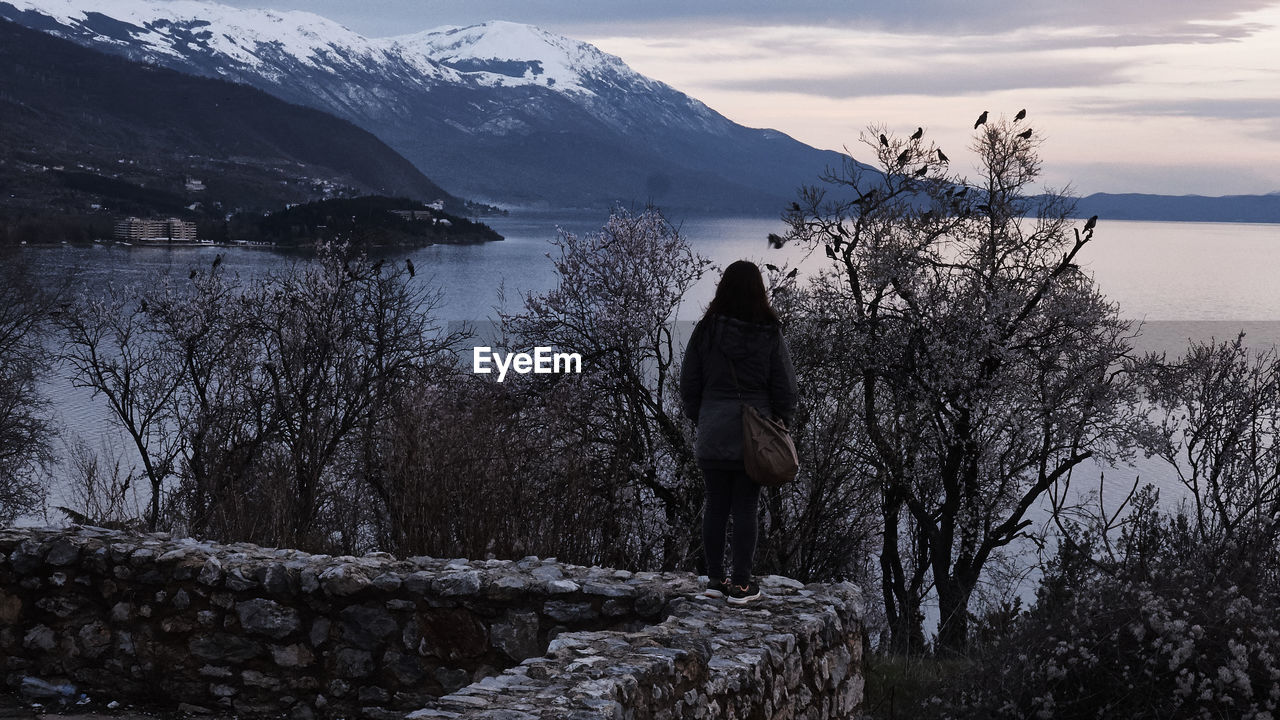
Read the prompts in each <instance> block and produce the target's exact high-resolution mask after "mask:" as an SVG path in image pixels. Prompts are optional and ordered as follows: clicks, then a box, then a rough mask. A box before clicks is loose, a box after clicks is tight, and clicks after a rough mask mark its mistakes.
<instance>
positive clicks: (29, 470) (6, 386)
mask: <svg viewBox="0 0 1280 720" xmlns="http://www.w3.org/2000/svg"><path fill="white" fill-rule="evenodd" d="M53 303H54V295H53V294H51V293H48V292H45V291H43V290H41V289H40V288H37V287H36V286H35V284H34V283H32V282H31V280H30V279H29V275H28V274H27V272H26V266H25V264H24V263H22V262H21V261H20V260H19V259H18V258H17V257H13V256H11V255H9V254H8V253H6V254H5V255H4V256H3V257H0V523H10V522H13V520H14V519H15V518H17V517H18V516H20V515H23V514H26V513H31V512H35V511H37V510H39V509H40V507H41V505H42V503H43V501H44V496H45V487H44V483H43V481H42V479H41V474H42V472H43V467H44V465H45V463H46V462H47V461H48V460H49V458H50V447H49V438H50V436H51V430H50V427H49V421H48V419H47V417H46V416H45V410H46V406H47V404H48V403H47V401H46V400H45V399H44V398H42V397H41V396H40V393H39V391H38V381H39V378H40V376H41V374H42V373H43V372H45V371H46V370H47V360H46V359H47V358H48V357H49V355H48V353H47V352H45V346H44V343H45V341H46V338H47V319H48V314H49V311H50V308H51V307H52V305H53Z"/></svg>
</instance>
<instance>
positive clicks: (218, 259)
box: [211, 253, 222, 270]
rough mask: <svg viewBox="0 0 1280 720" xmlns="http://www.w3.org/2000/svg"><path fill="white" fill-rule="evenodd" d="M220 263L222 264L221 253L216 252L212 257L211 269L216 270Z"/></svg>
mask: <svg viewBox="0 0 1280 720" xmlns="http://www.w3.org/2000/svg"><path fill="white" fill-rule="evenodd" d="M221 264H222V253H218V254H217V255H215V256H214V258H213V267H212V268H211V269H213V270H217V269H218V266H219V265H221Z"/></svg>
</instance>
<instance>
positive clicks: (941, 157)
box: [938, 150, 951, 162]
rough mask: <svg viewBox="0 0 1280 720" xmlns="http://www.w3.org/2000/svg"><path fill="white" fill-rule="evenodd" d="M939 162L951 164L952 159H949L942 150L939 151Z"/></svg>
mask: <svg viewBox="0 0 1280 720" xmlns="http://www.w3.org/2000/svg"><path fill="white" fill-rule="evenodd" d="M938 162H951V158H949V157H947V156H946V153H944V152H942V151H941V150H939V151H938Z"/></svg>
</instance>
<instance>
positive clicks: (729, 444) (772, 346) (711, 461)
mask: <svg viewBox="0 0 1280 720" xmlns="http://www.w3.org/2000/svg"><path fill="white" fill-rule="evenodd" d="M735 373H736V375H737V384H736V385H735V383H734V375H735ZM796 395H797V391H796V373H795V369H794V368H793V367H792V365H791V353H790V351H789V350H788V349H787V342H786V340H785V339H783V337H782V328H780V327H779V326H777V325H773V324H768V325H765V324H759V323H750V322H745V321H742V320H738V319H737V318H731V317H727V316H724V315H718V314H711V315H707V316H706V317H704V318H703V319H702V320H701V321H699V322H698V324H697V325H696V326H695V327H694V329H693V335H692V336H691V337H690V338H689V345H688V348H687V349H686V351H685V355H684V363H683V364H682V365H681V368H680V396H681V399H682V400H683V402H684V414H685V415H686V416H688V418H689V419H690V420H692V421H693V423H694V425H696V426H697V429H698V433H697V440H696V441H695V443H694V455H695V456H696V457H697V458H698V461H699V462H701V463H703V464H704V465H707V466H708V467H720V468H740V467H742V408H741V403H743V402H746V403H750V404H751V405H753V406H754V407H755V408H756V409H757V410H759V411H760V412H761V413H762V414H764V415H765V416H771V417H775V418H779V419H781V420H782V421H783V422H784V423H786V424H787V425H788V426H790V425H791V422H792V420H793V419H794V417H795V411H796Z"/></svg>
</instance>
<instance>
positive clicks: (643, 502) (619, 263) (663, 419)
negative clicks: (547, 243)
mask: <svg viewBox="0 0 1280 720" xmlns="http://www.w3.org/2000/svg"><path fill="white" fill-rule="evenodd" d="M555 246H556V250H558V253H559V254H558V256H552V263H553V264H554V267H555V273H556V279H557V284H556V287H555V288H553V289H552V290H550V291H548V292H546V293H542V294H536V295H531V296H529V297H527V298H526V299H525V308H524V310H523V312H520V313H517V314H511V315H507V316H504V317H503V318H502V320H503V323H504V327H505V329H506V332H507V333H509V335H510V336H511V337H512V338H513V339H514V341H515V343H516V345H517V346H519V347H531V346H535V345H550V346H555V347H557V348H558V349H559V350H561V351H563V352H576V353H579V354H580V355H581V356H582V370H583V372H582V374H581V375H576V376H558V377H556V376H552V377H555V380H553V382H556V383H560V384H562V385H563V388H562V391H567V392H569V393H571V394H573V395H576V396H577V397H579V398H583V399H588V400H589V403H588V404H586V405H584V406H583V407H582V408H581V411H582V412H581V414H579V415H577V421H578V425H577V427H576V429H575V430H574V435H575V436H576V437H577V438H579V439H580V440H581V445H580V448H579V451H580V452H581V453H582V456H583V457H585V458H589V459H590V461H591V462H592V463H593V468H594V472H595V474H596V476H597V477H599V478H600V479H601V482H602V487H601V488H600V492H601V495H602V499H604V500H606V501H607V502H608V503H609V504H610V505H611V506H613V507H615V508H616V511H617V512H628V513H636V512H637V511H640V512H641V515H642V517H643V519H645V521H646V522H651V523H656V524H655V525H653V526H652V528H651V532H654V533H657V535H658V536H659V537H661V538H662V544H661V547H659V548H656V552H655V554H654V556H652V557H639V558H636V562H637V563H638V564H640V565H649V564H656V565H660V566H662V567H664V568H674V567H684V566H688V564H689V563H690V562H692V561H693V558H695V557H696V556H697V553H696V552H695V550H696V548H695V547H693V546H691V544H690V540H689V539H690V538H691V537H693V535H694V533H692V532H690V528H692V527H694V526H695V523H696V519H697V517H698V512H699V508H700V506H701V492H700V487H701V484H700V481H699V480H698V477H699V476H698V475H697V468H696V463H695V461H694V457H693V446H692V442H691V433H690V428H689V427H688V425H687V423H686V422H685V421H684V420H683V418H682V417H681V414H680V411H679V403H678V400H677V399H676V395H675V393H674V382H675V375H677V374H678V373H676V370H678V367H679V365H678V362H679V358H678V357H677V355H676V346H675V343H674V341H673V338H672V334H671V326H670V324H671V323H672V321H673V320H674V317H675V312H676V309H677V308H678V307H679V305H680V303H681V301H682V300H683V298H684V295H685V293H686V292H687V291H688V289H689V288H690V287H692V286H693V284H694V283H695V282H697V280H698V279H699V278H701V277H702V275H703V274H704V273H705V272H706V271H707V269H708V268H709V267H710V262H709V261H708V260H706V259H705V258H703V257H702V256H700V255H698V254H697V253H696V252H694V251H693V249H692V248H691V247H690V246H689V244H688V242H687V241H686V240H685V238H684V237H683V236H682V235H681V234H680V232H679V230H678V229H677V228H675V227H674V226H673V225H671V223H670V222H668V221H667V220H666V218H664V217H663V216H662V214H661V213H660V212H658V211H657V210H656V209H653V208H649V209H647V210H645V211H643V212H641V213H638V214H633V213H631V212H629V211H626V210H622V209H619V210H616V211H614V212H613V213H612V214H611V215H610V217H609V219H608V221H607V222H606V223H605V225H604V226H603V227H602V228H601V229H600V231H598V232H593V233H588V234H586V235H574V234H572V233H561V235H560V237H559V238H558V239H557V240H556V241H555ZM648 508H652V509H653V510H656V511H657V513H658V515H657V517H653V516H652V511H648V512H646V509H648Z"/></svg>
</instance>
